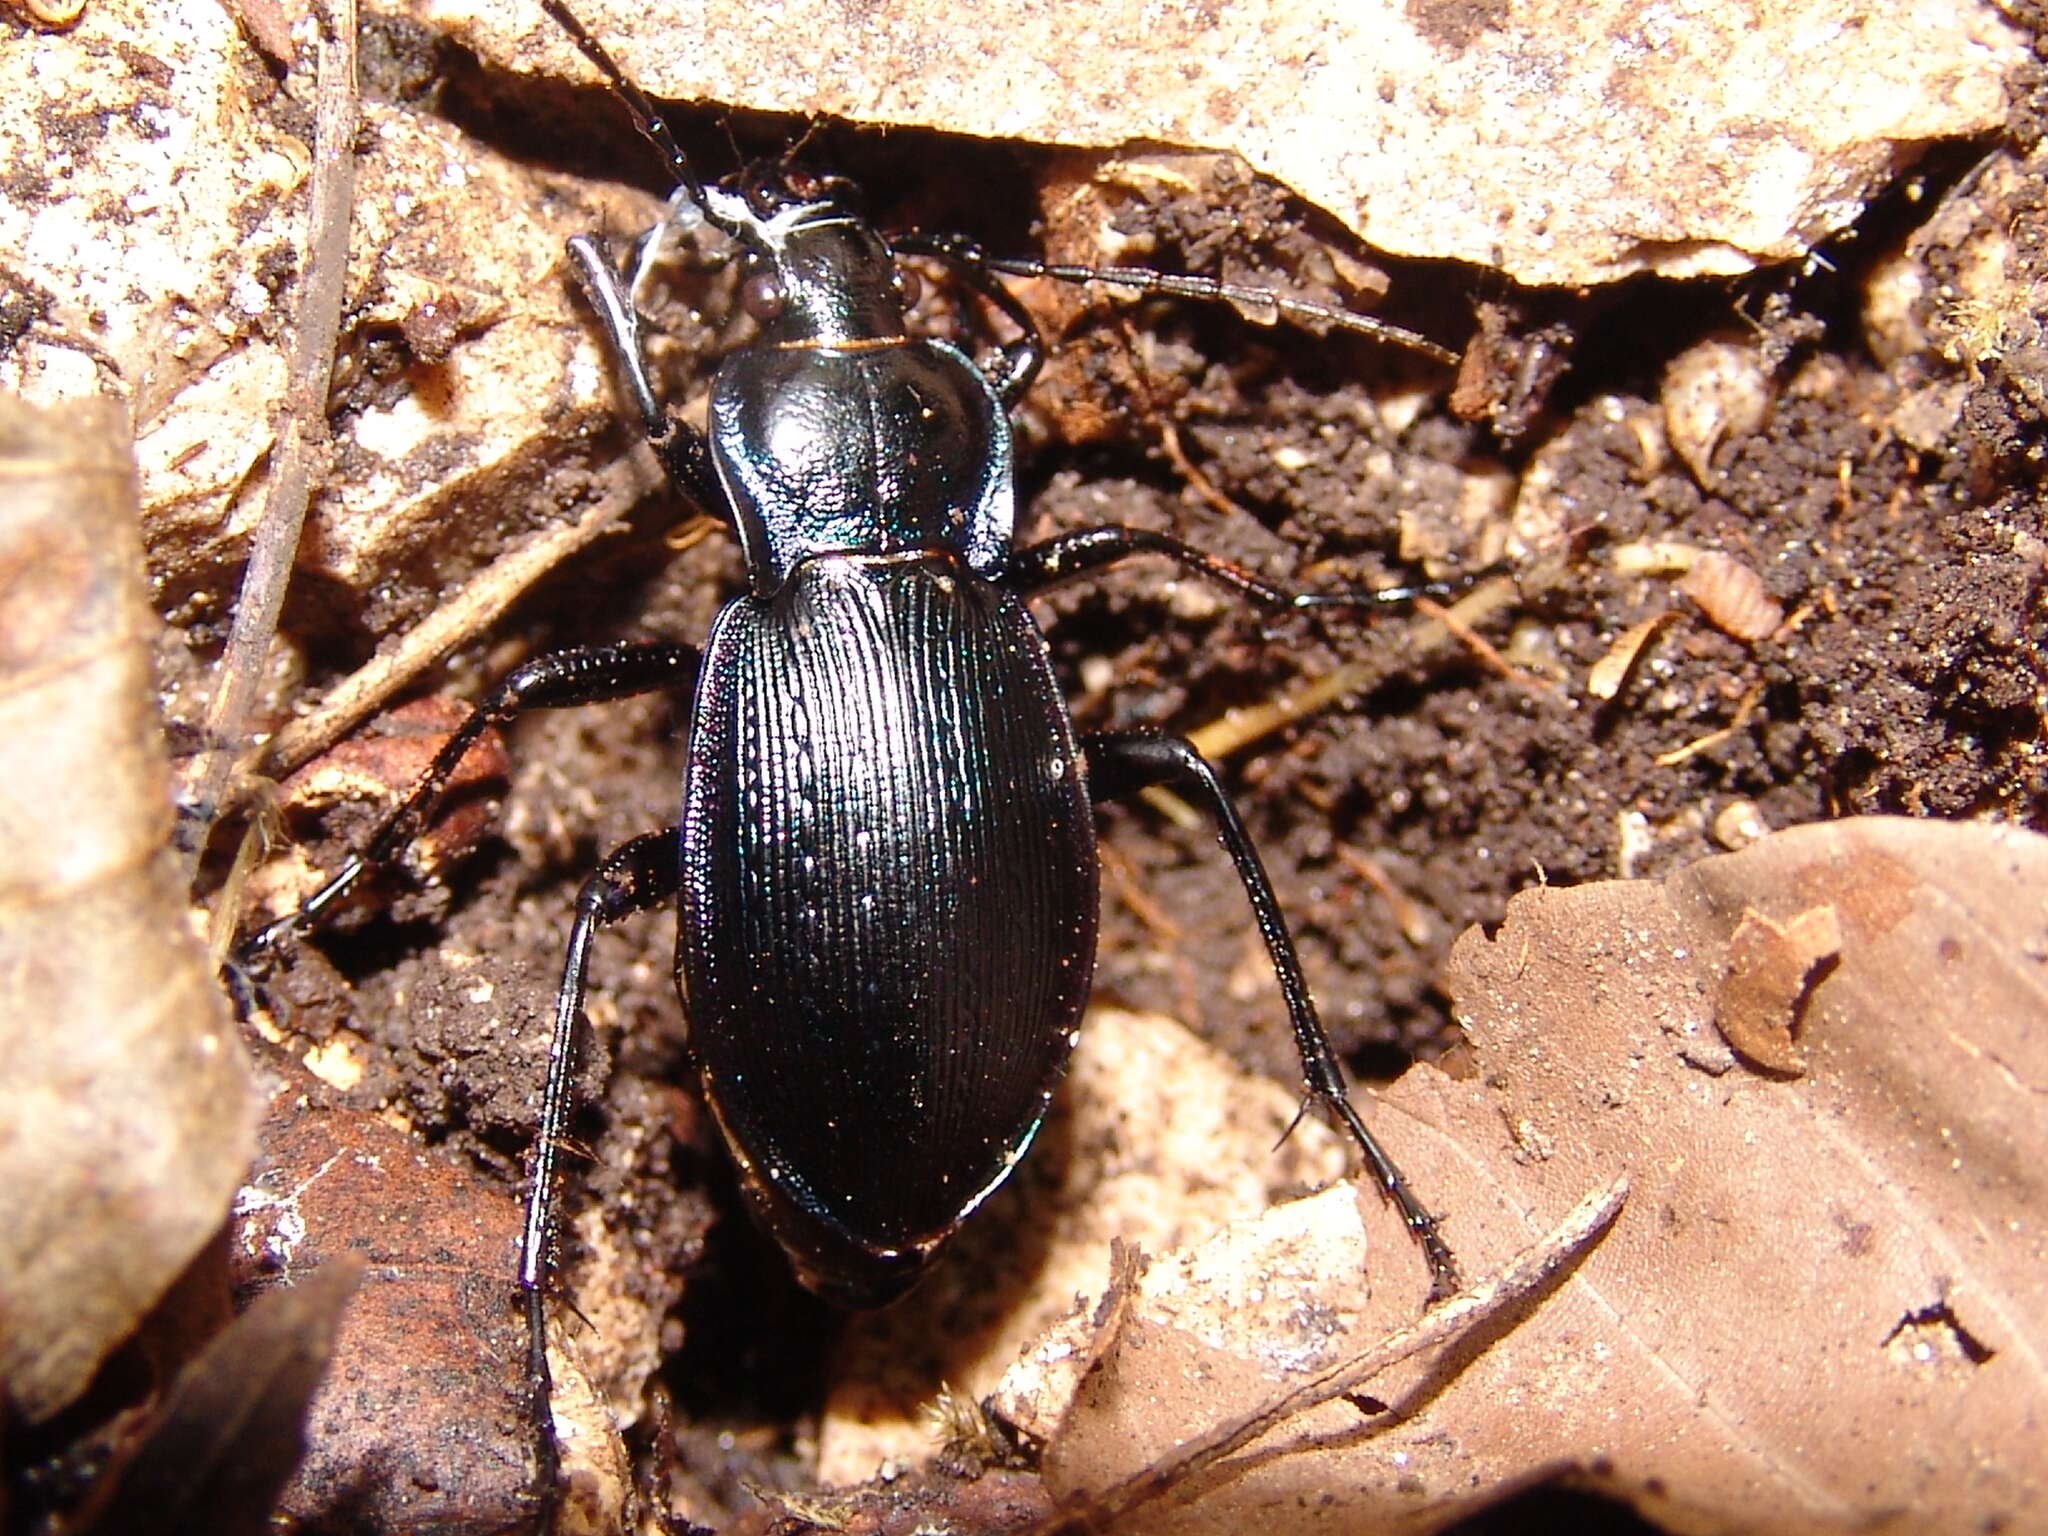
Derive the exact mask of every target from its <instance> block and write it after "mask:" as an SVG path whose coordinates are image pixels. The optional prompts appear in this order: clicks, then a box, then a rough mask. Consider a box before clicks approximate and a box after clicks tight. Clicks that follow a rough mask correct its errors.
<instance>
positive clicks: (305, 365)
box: [185, 0, 358, 863]
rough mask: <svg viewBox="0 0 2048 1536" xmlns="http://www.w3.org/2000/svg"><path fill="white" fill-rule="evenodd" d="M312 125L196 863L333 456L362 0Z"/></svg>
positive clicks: (192, 799)
mask: <svg viewBox="0 0 2048 1536" xmlns="http://www.w3.org/2000/svg"><path fill="white" fill-rule="evenodd" d="M320 19H321V27H320V51H319V58H318V61H317V63H316V65H315V71H316V79H317V85H316V87H315V92H314V95H315V106H314V120H313V184H312V189H311V192H310V193H309V195H308V197H307V204H306V224H307V239H306V247H307V250H306V268H305V284H304V286H303V287H302V288H301V289H300V292H299V309H298V314H297V316H296V317H295V320H296V323H295V324H294V326H293V336H292V355H291V363H290V372H289V374H288V376H287V378H286V382H285V394H284V410H283V412H282V415H281V418H280V421H279V424H278V432H277V443H276V448H275V451H274V452H273V454H272V457H271V476H270V489H269V493H268V494H267V495H266V496H265V497H264V503H263V516H262V519H261V520H260V521H259V522H258V524H257V526H256V532H255V534H254V535H253V536H252V537H251V539H250V542H249V564H248V566H247V567H246V569H244V571H243V573H242V591H241V595H240V597H239V598H238V599H237V600H236V603H235V620H234V625H233V627H232V628H231V629H230V631H229V633H228V643H227V649H226V650H225V652H224V653H223V654H222V656H221V663H220V686H219V687H218V688H217V689H216V690H215V692H214V696H213V700H212V703H211V705H210V707H209V708H208V710H207V716H206V738H205V739H206V749H205V751H204V752H203V753H202V754H201V756H200V758H199V761H198V763H197V765H196V766H195V768H194V771H193V773H192V775H191V778H190V779H189V780H188V785H187V790H186V794H185V802H186V804H187V805H188V806H189V807H190V808H191V811H192V815H193V825H191V826H190V827H188V828H187V831H186V833H185V837H186V839H187V852H188V854H189V855H190V857H191V859H192V860H193V861H194V862H195V863H196V862H197V859H198V856H199V854H200V852H201V851H202V850H203V849H204V848H205V846H206V839H207V834H208V832H209V831H210V830H211V828H212V826H213V821H214V818H215V817H216V816H217V815H218V814H219V810H220V799H221V791H222V789H223V787H224V786H225V785H226V783H227V779H228V774H229V772H230V771H231V770H232V769H233V767H234V765H235V760H236V758H237V757H238V756H239V755H240V753H241V750H242V744H243V741H244V738H245V737H246V736H247V734H248V729H249V711H250V709H251V707H252V706H253V705H254V704H255V702H256V690H257V686H258V684H259V683H260V682H261V680H262V677H263V672H264V667H265V664H266V662H267V661H268V659H269V656H270V642H271V640H272V639H273V638H274V637H275V636H276V634H277V618H278V614H279V613H280V612H281V611H282V610H283V607H284V593H285V586H286V584H287V583H288V582H289V581H290V580H291V573H292V564H293V562H294V561H295V560H296V558H297V556H298V549H299V533H300V530H301V529H303V528H304V527H305V523H306V505H307V503H308V502H309V501H310V500H311V499H312V492H313V486H314V485H315V483H317V482H318V481H319V480H320V479H322V478H323V477H324V476H325V473H326V470H327V465H328V460H329V456H330V453H331V451H332V443H331V438H330V432H329V429H328V425H327V391H328V386H329V384H330V382H331V379H332V376H333V370H334V347H335V338H336V336H337V335H338V334H339V333H340V330H341V301H342V291H343V285H344V283H345V281H346V279H347V277H348V233H349V221H350V215H351V212H352V210H353V208H354V204H355V185H356V163H355V137H356V121H357V116H358V113H357V101H356V0H322V4H321V7H320Z"/></svg>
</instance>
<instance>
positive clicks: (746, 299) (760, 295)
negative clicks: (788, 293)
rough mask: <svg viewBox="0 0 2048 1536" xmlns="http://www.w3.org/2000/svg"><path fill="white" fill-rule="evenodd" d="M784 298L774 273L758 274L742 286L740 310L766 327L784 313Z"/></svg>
mask: <svg viewBox="0 0 2048 1536" xmlns="http://www.w3.org/2000/svg"><path fill="white" fill-rule="evenodd" d="M784 297H785V296H784V294H783V291H782V283H781V281H780V280H779V279H777V277H776V276H775V274H774V273H773V272H756V273H755V274H754V275H753V276H752V277H750V278H748V279H747V280H746V281H745V282H743V283H741V284H740V308H741V309H744V310H745V311H746V312H747V313H748V314H750V315H752V316H753V317H754V318H755V319H756V320H758V321H760V322H761V323H762V324H764V325H765V324H767V323H768V322H769V321H770V320H773V319H774V318H775V317H776V316H777V315H779V314H781V313H782V305H783V301H784Z"/></svg>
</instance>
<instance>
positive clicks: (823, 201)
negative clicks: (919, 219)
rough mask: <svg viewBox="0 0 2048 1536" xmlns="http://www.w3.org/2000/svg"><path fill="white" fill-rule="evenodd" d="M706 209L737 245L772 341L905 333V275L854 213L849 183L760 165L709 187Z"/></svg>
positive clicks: (747, 290)
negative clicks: (902, 275)
mask: <svg viewBox="0 0 2048 1536" xmlns="http://www.w3.org/2000/svg"><path fill="white" fill-rule="evenodd" d="M702 207H703V210H704V216H705V217H706V218H707V219H708V220H710V222H711V223H713V224H715V225H717V226H718V227H719V228H720V229H722V230H724V231H725V232H726V233H727V234H729V235H731V236H732V237H733V238H734V239H736V240H737V241H739V243H740V246H741V248H742V251H743V256H742V260H743V261H744V262H745V263H746V277H745V279H744V282H743V284H742V286H741V289H740V298H741V302H742V303H743V304H744V305H745V306H746V310H747V313H749V314H750V315H752V316H753V317H754V319H755V320H757V321H758V322H760V325H761V328H762V333H763V338H764V339H765V340H766V341H768V342H769V343H770V344H780V345H785V346H805V345H813V344H821V345H826V346H834V345H844V344H847V343H859V342H866V341H892V340H895V339H898V338H900V337H901V336H902V334H903V308H904V297H905V293H904V279H903V278H902V277H901V276H899V274H898V271H897V267H896V261H895V257H894V256H893V255H892V254H891V253H890V250H889V247H888V245H887V244H886V243H885V242H884V241H883V240H882V238H881V237H880V236H879V235H877V234H876V233H875V231H874V227H873V226H872V225H871V224H869V223H868V221H867V220H866V218H865V217H863V216H862V215H861V213H860V212H859V211H858V210H857V209H856V208H855V207H854V205H853V197H852V187H851V185H850V184H849V183H847V182H844V181H842V180H840V179H839V178H837V177H815V176H809V175H805V174H803V173H801V172H796V171H792V170H789V169H787V168H784V167H781V166H777V165H772V164H771V165H756V166H750V167H749V168H748V169H747V170H745V171H742V172H741V173H740V174H739V175H737V176H735V177H733V178H731V179H730V180H729V181H727V182H726V183H723V184H721V185H717V186H707V187H705V188H704V189H703V201H702Z"/></svg>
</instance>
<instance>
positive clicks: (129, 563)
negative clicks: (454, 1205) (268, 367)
mask: <svg viewBox="0 0 2048 1536" xmlns="http://www.w3.org/2000/svg"><path fill="white" fill-rule="evenodd" d="M134 473H135V471H134V461H133V457H132V453H131V450H130V445H129V441H128V427H127V422H126V418H125V415H124V413H123V412H122V411H121V410H120V409H119V408H118V407H115V406H113V405H111V404H110V403H106V402H87V403H80V404H74V405H72V406H69V407H67V408H66V409H64V410H62V411H49V412H44V411H39V410H36V409H33V408H31V407H28V406H26V405H24V404H22V403H21V402H20V401H18V400H15V399H13V398H12V397H0V784H4V785H5V786H6V793H5V794H4V795H0V849H5V850H6V855H5V859H4V861H0V1104H4V1105H5V1106H6V1110H5V1116H4V1124H0V1382H4V1384H5V1387H6V1393H7V1396H8V1398H9V1400H10V1403H11V1405H12V1407H13V1408H14V1409H15V1410H17V1411H19V1412H20V1413H21V1414H23V1415H25V1416H26V1417H27V1419H28V1420H29V1421H30V1422H32V1423H33V1422H40V1421H41V1420H43V1419H45V1418H47V1417H48V1416H50V1415H51V1414H53V1413H55V1412H56V1411H57V1410H58V1409H60V1408H62V1407H63V1406H65V1404H67V1403H69V1402H70V1401H71V1400H72V1399H73V1398H75V1397H76V1396H77V1395H78V1394H79V1393H80V1392H81V1391H83V1390H84V1388H85V1386H86V1383H87V1381H88V1380H89V1379H90V1378H91V1376H92V1374H93V1372H94V1371H95V1369H97V1367H98V1366H99V1363H100V1361H101V1360H102V1359H103V1358H104V1357H105V1356H106V1354H107V1352H108V1351H109V1350H111V1349H112V1348H113V1347H114V1346H115V1345H116V1344H117V1343H119V1342H120V1341H121V1339H123V1338H124V1337H125V1336H126V1335H127V1334H128V1333H129V1331H130V1330H131V1329H132V1328H133V1327H134V1326H135V1324H136V1322H137V1321H138V1319H140V1318H141V1317H142V1315H143V1314H144V1313H145V1312H147V1311H148V1310H149V1308H150V1307H151V1306H152V1305H153V1304H154V1303H155V1302H156V1300H157V1298H158V1297H159V1296H161V1295H162V1294H163V1292H164V1290H165V1288H166V1287H167V1286H169V1285H170V1284H171V1282H172V1281H173V1279H174V1278H176V1276H177V1275H178V1273H179V1272H180V1271H181V1270H183V1269H184V1268H185V1266H186V1264H187V1262H188V1261H189V1260H190V1259H191V1258H192V1256H193V1254H194V1253H195V1252H196V1251H197V1250H198V1249H199V1247H200V1245H201V1244H202V1243H204V1242H205V1241H206V1239H207V1238H208V1237H210V1236H211V1235H212V1234H213V1233H214V1232H215V1230H217V1229H218V1228H219V1226H220V1224H221V1222H222V1221H223V1220H224V1219H225V1218H226V1216H227V1210H228V1202H229V1199H230V1197H231V1196H232V1195H233V1192H234V1188H235V1184H236V1182H237V1180H238V1179H239V1178H240V1176H241V1171H242V1168H243V1165H244V1164H245V1162H246V1161H247V1159H248V1155H249V1148H250V1145H251V1142H252V1130H253V1109H254V1106H253V1104H252V1103H251V1100H250V1096H249V1088H248V1069H247V1065H246V1062H245V1060H244V1057H243V1054H242V1050H241V1046H240V1044H239V1043H238V1042H237V1040H236V1038H235V1036H234V1033H233V1031H232V1029H231V1028H230V1027H229V1021H228V1016H227V1004H226V1000H225V999H224V998H223V997H222V996H221V994H220V991H219V989H218V988H217V987H216V986H215V984H214V980H213V976H212V973H211V970H210V968H209V967H208V965H207V963H206V958H205V953H204V951H203V950H202V949H201V947H200V946H199V944H198V942H197V941H196V939H195V938H194V936H193V934H192V931H191V929H190V926H189V924H188V916H187V908H186V900H185V892H184V882H183V879H182V877H181V874H180V872H179V870H178V868H177V866H176V863H175V861H174V860H173V859H172V857H171V854H170V849H169V845H168V838H169V833H170V829H171V804H170V795H169V770H168V765H167V764H166V762H165V759H164V748H163V741H162V730H161V727H160V725H159V723H158V721H157V718H156V714H155V709H154V689H153V684H152V679H151V675H150V645H151V639H152V636H153V633H154V629H155V624H156V621H155V618H154V616H153V615H152V614H151V612H150V610H149V605H148V602H147V599H146V596H145V592H144V584H143V563H142V546H141V539H140V534H139V530H138V520H137V515H136V507H135V481H134Z"/></svg>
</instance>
